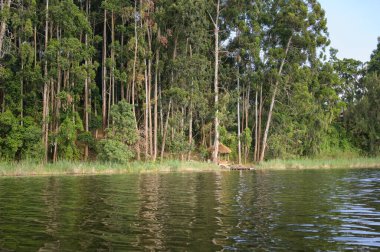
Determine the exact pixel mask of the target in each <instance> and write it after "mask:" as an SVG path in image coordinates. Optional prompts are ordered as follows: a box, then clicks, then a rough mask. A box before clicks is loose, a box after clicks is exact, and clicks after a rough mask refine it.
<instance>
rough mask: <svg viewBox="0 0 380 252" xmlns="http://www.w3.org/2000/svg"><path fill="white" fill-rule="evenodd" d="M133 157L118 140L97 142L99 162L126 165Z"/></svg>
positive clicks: (128, 149) (126, 147)
mask: <svg viewBox="0 0 380 252" xmlns="http://www.w3.org/2000/svg"><path fill="white" fill-rule="evenodd" d="M133 157H134V154H133V152H132V151H131V150H130V148H129V147H128V146H127V145H126V144H124V143H122V142H120V141H118V140H113V139H104V140H101V141H100V142H99V154H98V159H99V160H101V161H107V162H115V163H126V162H128V161H129V160H130V159H131V158H133Z"/></svg>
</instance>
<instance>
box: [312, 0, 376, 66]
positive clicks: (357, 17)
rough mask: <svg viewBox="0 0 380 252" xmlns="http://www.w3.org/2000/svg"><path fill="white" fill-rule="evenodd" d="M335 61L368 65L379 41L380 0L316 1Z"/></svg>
mask: <svg viewBox="0 0 380 252" xmlns="http://www.w3.org/2000/svg"><path fill="white" fill-rule="evenodd" d="M319 2H320V3H321V5H322V8H323V9H324V10H325V11H326V17H327V27H328V30H329V34H330V40H331V45H330V46H331V47H333V48H336V49H338V50H339V53H338V58H341V59H343V58H353V59H357V60H360V61H363V62H366V61H369V59H370V56H371V53H372V51H373V50H375V48H376V46H377V38H378V37H380V0H319Z"/></svg>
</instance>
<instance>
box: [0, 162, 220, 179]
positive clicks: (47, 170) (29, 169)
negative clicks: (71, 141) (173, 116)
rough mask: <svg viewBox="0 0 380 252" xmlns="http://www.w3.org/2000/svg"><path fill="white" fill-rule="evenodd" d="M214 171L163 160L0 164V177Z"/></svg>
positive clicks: (201, 165) (197, 164) (199, 164)
mask: <svg viewBox="0 0 380 252" xmlns="http://www.w3.org/2000/svg"><path fill="white" fill-rule="evenodd" d="M216 169H218V166H216V165H214V164H212V163H202V162H195V161H191V162H186V161H178V160H165V161H162V162H141V161H139V162H138V161H135V162H130V163H126V164H118V163H101V162H71V161H59V162H56V163H48V164H42V163H38V162H31V161H21V162H12V163H9V162H2V163H0V176H33V175H65V174H66V175H69V174H72V175H81V174H122V173H133V172H157V171H163V172H170V171H212V170H216Z"/></svg>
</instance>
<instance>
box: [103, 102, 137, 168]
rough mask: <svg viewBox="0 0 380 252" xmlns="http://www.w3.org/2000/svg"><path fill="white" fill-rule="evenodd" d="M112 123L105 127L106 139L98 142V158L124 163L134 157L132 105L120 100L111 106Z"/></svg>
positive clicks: (134, 131) (134, 139)
mask: <svg viewBox="0 0 380 252" xmlns="http://www.w3.org/2000/svg"><path fill="white" fill-rule="evenodd" d="M111 119H112V121H113V125H111V127H110V128H108V129H107V139H104V140H102V141H100V142H99V147H98V148H99V154H98V158H99V160H102V161H109V162H117V163H126V162H128V161H129V160H130V159H131V158H133V157H134V153H133V151H132V150H131V147H130V146H131V145H133V144H135V143H136V141H137V137H138V136H137V132H136V125H135V117H134V114H133V111H132V106H131V105H130V104H129V103H127V102H126V101H120V102H119V103H118V104H115V105H113V106H112V108H111Z"/></svg>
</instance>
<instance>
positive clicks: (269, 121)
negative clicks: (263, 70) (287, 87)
mask: <svg viewBox="0 0 380 252" xmlns="http://www.w3.org/2000/svg"><path fill="white" fill-rule="evenodd" d="M291 41H292V36H290V38H289V40H288V44H287V45H286V49H285V56H284V58H283V59H282V61H281V65H280V68H279V70H278V75H279V77H278V78H277V80H276V82H275V85H274V90H273V94H272V99H271V103H270V107H269V111H268V119H267V124H266V126H265V131H264V136H263V143H262V147H261V154H260V160H259V161H260V162H262V161H263V160H264V155H265V149H266V145H267V139H268V133H269V127H270V123H271V121H272V112H273V107H274V102H275V100H276V95H277V89H278V84H279V82H280V81H279V78H280V76H281V73H282V69H283V67H284V64H285V60H286V57H287V55H288V52H289V48H290V43H291Z"/></svg>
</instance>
